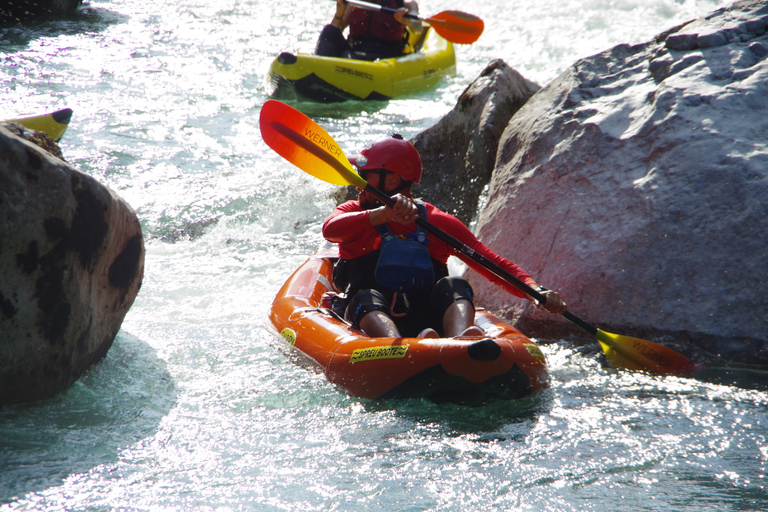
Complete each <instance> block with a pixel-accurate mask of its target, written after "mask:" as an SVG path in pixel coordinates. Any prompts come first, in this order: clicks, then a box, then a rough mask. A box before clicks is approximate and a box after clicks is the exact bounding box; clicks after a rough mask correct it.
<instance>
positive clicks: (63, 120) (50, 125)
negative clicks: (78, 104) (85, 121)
mask: <svg viewBox="0 0 768 512" xmlns="http://www.w3.org/2000/svg"><path fill="white" fill-rule="evenodd" d="M71 118H72V109H71V108H65V109H62V110H57V111H56V112H51V113H50V114H43V115H39V116H31V117H21V118H18V119H8V120H7V121H6V122H12V123H19V124H20V125H22V126H25V127H27V128H29V129H30V130H37V131H40V132H44V133H47V134H48V135H50V137H51V138H52V139H53V140H55V141H56V142H59V141H60V140H61V138H62V137H63V136H64V132H65V131H67V126H68V125H69V120H70V119H71Z"/></svg>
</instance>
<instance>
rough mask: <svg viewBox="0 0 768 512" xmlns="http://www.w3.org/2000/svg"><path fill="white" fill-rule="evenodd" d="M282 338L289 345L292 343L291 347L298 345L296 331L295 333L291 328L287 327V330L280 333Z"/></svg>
mask: <svg viewBox="0 0 768 512" xmlns="http://www.w3.org/2000/svg"><path fill="white" fill-rule="evenodd" d="M280 337H281V338H283V339H284V340H285V341H287V342H288V343H290V344H291V346H294V345H296V331H294V330H293V329H291V328H290V327H286V328H285V329H283V330H282V331H280Z"/></svg>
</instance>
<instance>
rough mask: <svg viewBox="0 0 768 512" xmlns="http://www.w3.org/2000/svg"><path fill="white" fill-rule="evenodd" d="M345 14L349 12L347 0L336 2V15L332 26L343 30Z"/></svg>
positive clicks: (337, 0)
mask: <svg viewBox="0 0 768 512" xmlns="http://www.w3.org/2000/svg"><path fill="white" fill-rule="evenodd" d="M345 12H347V2H346V1H345V0H336V14H334V16H333V21H332V22H331V24H333V25H336V26H337V27H339V28H341V25H342V21H343V20H344V13H345Z"/></svg>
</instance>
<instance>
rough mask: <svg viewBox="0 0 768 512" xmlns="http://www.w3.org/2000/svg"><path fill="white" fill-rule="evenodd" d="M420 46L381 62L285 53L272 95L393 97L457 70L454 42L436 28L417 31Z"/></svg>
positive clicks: (274, 70) (276, 67)
mask: <svg viewBox="0 0 768 512" xmlns="http://www.w3.org/2000/svg"><path fill="white" fill-rule="evenodd" d="M411 37H412V43H411V46H412V47H413V48H417V49H418V51H416V52H414V53H410V54H406V55H403V56H402V57H394V58H390V59H379V60H375V61H366V60H356V59H343V58H337V57H321V56H319V55H310V54H304V53H298V54H292V53H287V52H283V53H281V54H280V55H279V56H278V57H277V58H276V59H275V60H274V61H273V62H272V66H271V67H270V70H269V82H268V84H267V85H268V88H269V91H268V92H269V94H270V96H271V97H272V98H275V99H279V100H288V101H291V100H309V101H317V102H322V103H331V102H339V101H346V100H388V99H391V98H394V97H397V96H402V95H405V94H411V93H416V92H420V91H424V90H427V89H431V88H432V87H434V86H435V85H437V83H438V82H439V81H440V79H441V78H442V77H443V76H445V75H449V74H452V73H454V72H455V70H456V54H455V53H454V50H453V43H451V42H449V41H446V40H445V39H443V38H442V37H440V36H439V35H438V34H437V33H436V32H435V31H434V30H426V31H425V32H424V33H422V34H421V35H419V36H418V38H419V40H415V39H414V38H416V37H417V36H411Z"/></svg>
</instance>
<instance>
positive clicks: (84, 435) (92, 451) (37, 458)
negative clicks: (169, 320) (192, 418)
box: [0, 332, 177, 504]
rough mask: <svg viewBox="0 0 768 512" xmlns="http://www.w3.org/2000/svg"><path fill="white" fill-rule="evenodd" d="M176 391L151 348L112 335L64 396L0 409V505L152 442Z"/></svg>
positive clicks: (139, 341)
mask: <svg viewBox="0 0 768 512" xmlns="http://www.w3.org/2000/svg"><path fill="white" fill-rule="evenodd" d="M176 400H177V388H176V385H175V383H174V382H173V379H172V377H171V375H170V373H169V372H168V370H167V368H166V364H165V361H163V360H162V359H159V358H158V357H157V352H156V351H155V349H154V348H152V347H151V346H150V345H148V344H147V343H146V342H145V341H143V340H141V339H138V338H136V337H134V336H132V335H130V334H126V333H124V332H120V334H119V335H118V337H117V340H116V341H115V343H114V345H113V346H112V349H111V350H110V351H109V353H108V354H107V356H106V357H105V358H104V359H103V360H102V361H101V362H100V363H99V364H98V365H96V366H94V367H93V368H92V369H91V370H90V372H89V373H88V374H87V375H86V376H84V377H82V378H81V379H80V380H79V381H77V382H76V383H75V385H73V386H72V387H71V388H70V389H69V390H68V391H67V392H66V393H64V394H61V395H59V396H57V397H55V398H52V399H50V400H46V401H43V402H37V403H35V404H29V405H14V406H6V407H2V408H0V504H2V503H9V502H11V501H12V500H14V499H15V498H17V497H22V496H25V495H28V494H30V493H39V492H42V491H44V490H45V489H48V488H50V487H53V486H56V485H60V484H61V483H62V482H63V481H64V480H65V479H66V478H67V477H69V476H70V475H75V474H87V473H88V472H89V471H90V470H92V469H93V468H95V467H97V466H99V465H101V464H112V463H115V462H117V461H118V460H119V454H120V452H121V451H122V450H125V449H126V448H129V447H131V446H132V445H135V444H136V443H138V442H140V441H141V440H143V439H146V438H149V437H151V436H153V435H154V434H155V433H156V432H157V430H158V427H159V425H160V422H161V421H162V419H163V417H165V416H166V415H167V414H168V412H169V411H170V410H171V409H172V408H173V407H174V405H175V404H176Z"/></svg>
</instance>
